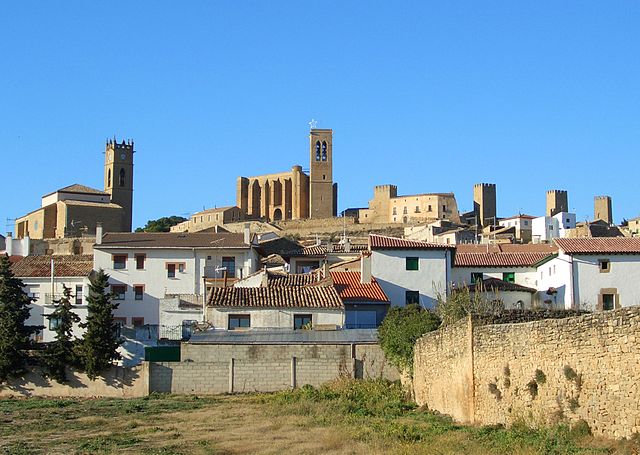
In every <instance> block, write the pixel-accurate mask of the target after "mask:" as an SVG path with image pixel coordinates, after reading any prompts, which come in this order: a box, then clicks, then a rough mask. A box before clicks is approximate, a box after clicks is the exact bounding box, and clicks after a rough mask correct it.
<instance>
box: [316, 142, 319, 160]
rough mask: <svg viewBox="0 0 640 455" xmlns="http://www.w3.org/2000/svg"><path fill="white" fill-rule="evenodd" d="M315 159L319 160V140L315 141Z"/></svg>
mask: <svg viewBox="0 0 640 455" xmlns="http://www.w3.org/2000/svg"><path fill="white" fill-rule="evenodd" d="M316 161H320V141H316Z"/></svg>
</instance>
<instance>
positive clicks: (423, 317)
mask: <svg viewBox="0 0 640 455" xmlns="http://www.w3.org/2000/svg"><path fill="white" fill-rule="evenodd" d="M439 326H440V318H438V316H437V315H436V314H435V313H433V312H432V311H429V310H425V309H424V308H422V307H421V306H420V305H417V304H411V305H407V306H405V307H404V308H402V307H393V308H391V309H390V310H389V312H388V313H387V316H386V317H385V318H384V321H382V325H380V327H379V328H378V340H379V341H380V347H381V348H382V350H383V352H384V354H385V356H386V358H387V360H388V361H389V362H390V363H391V364H393V365H395V366H396V367H398V368H399V369H400V370H404V369H408V370H412V368H413V347H414V345H415V343H416V341H417V340H418V338H420V337H421V336H422V335H424V334H425V333H427V332H431V331H433V330H436V329H437V328H438V327H439Z"/></svg>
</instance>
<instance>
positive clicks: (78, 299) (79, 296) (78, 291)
mask: <svg viewBox="0 0 640 455" xmlns="http://www.w3.org/2000/svg"><path fill="white" fill-rule="evenodd" d="M76 305H82V285H81V284H76Z"/></svg>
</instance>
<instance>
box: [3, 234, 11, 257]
mask: <svg viewBox="0 0 640 455" xmlns="http://www.w3.org/2000/svg"><path fill="white" fill-rule="evenodd" d="M4 242H5V247H4V249H5V251H6V252H7V256H13V237H12V233H11V232H7V236H6V237H5V239H4Z"/></svg>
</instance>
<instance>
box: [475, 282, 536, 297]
mask: <svg viewBox="0 0 640 455" xmlns="http://www.w3.org/2000/svg"><path fill="white" fill-rule="evenodd" d="M478 284H479V283H478V282H476V283H474V284H470V285H469V286H467V288H468V289H469V291H471V292H474V291H476V290H478V291H480V292H487V291H488V292H497V291H499V292H529V293H531V294H534V293H535V292H537V291H536V290H535V289H533V288H529V287H527V286H522V285H520V284H516V283H509V282H508V281H504V280H501V279H499V278H486V279H484V280H482V285H481V286H478Z"/></svg>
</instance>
